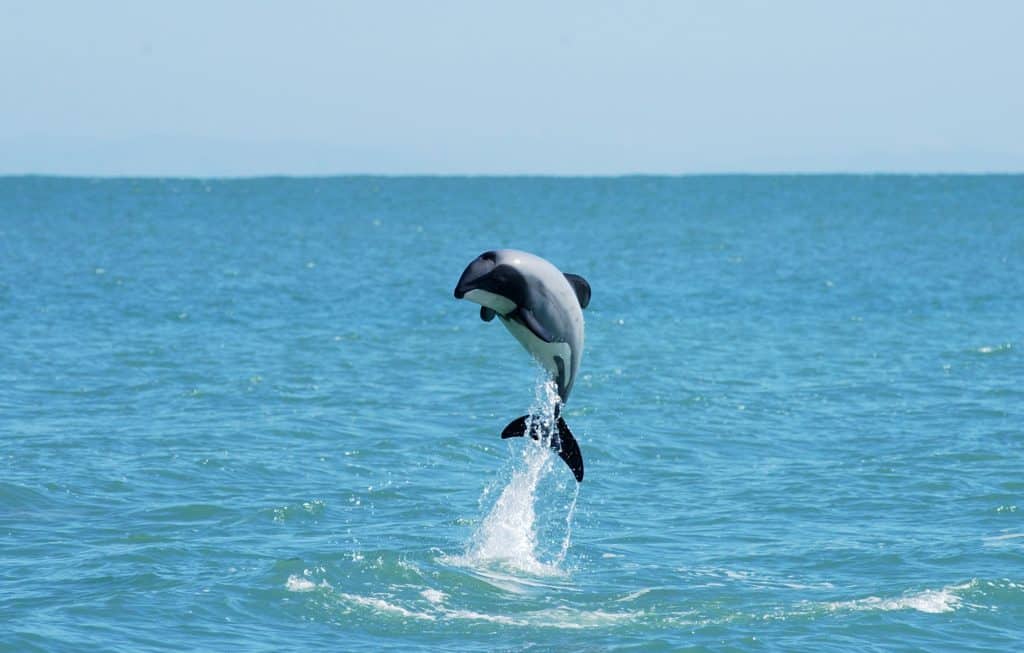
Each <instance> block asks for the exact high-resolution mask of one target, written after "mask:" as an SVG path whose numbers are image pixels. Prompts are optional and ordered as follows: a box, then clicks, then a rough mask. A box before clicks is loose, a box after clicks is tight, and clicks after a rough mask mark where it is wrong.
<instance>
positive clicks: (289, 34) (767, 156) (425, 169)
mask: <svg viewBox="0 0 1024 653" xmlns="http://www.w3.org/2000/svg"><path fill="white" fill-rule="evenodd" d="M1022 34H1024V2H1020V1H1016V0H1012V1H1005V2H1002V1H995V0H974V1H972V2H960V1H948V2H943V1H942V0H932V1H928V2H923V1H922V2H918V1H912V0H887V1H876V0H858V1H848V2H838V1H836V2H829V1H825V0H820V1H802V2H801V1H791V0H780V1H775V2H768V1H762V2H752V1H751V2H744V1H739V0H715V1H712V0H706V1H703V2H690V1H686V0H678V1H675V2H670V1H666V2H643V1H641V0H634V1H629V2H626V1H623V2H602V1H600V0H588V1H582V0H564V1H557V0H550V1H548V2H533V1H531V0H521V1H516V2H469V1H444V0H441V1H431V2H426V1H414V0H407V1H405V2H397V1H389V0H379V1H370V0H367V1H365V2H341V1H335V2H313V1H308V0H293V1H291V2H283V1H282V2H270V1H259V0H249V1H248V2H231V1H226V0H224V1H216V0H208V1H206V2H193V1H188V0H186V1H175V2H137V1H133V2H114V1H110V0H90V1H89V2H77V1H71V0H69V1H67V2H54V1H52V0H31V1H11V0H0V174H8V175H9V174H70V175H90V176H108V175H112V176H113V175H116V176H122V175H141V176H152V175H174V176H179V175H184V176H248V175H268V174H287V175H329V174H544V175H620V174H703V173H733V172H750V173H772V172H867V173H873V172H922V173H927V172H1021V171H1024V37H1022Z"/></svg>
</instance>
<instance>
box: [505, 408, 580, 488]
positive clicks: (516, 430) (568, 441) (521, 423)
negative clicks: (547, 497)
mask: <svg viewBox="0 0 1024 653" xmlns="http://www.w3.org/2000/svg"><path fill="white" fill-rule="evenodd" d="M541 423H542V420H541V418H540V417H537V416H534V415H523V416H522V417H517V418H516V419H514V420H512V422H511V423H510V424H509V425H508V426H506V427H505V430H503V431H502V432H501V437H502V438H521V437H523V436H524V435H529V436H530V437H531V438H533V439H534V440H539V439H540V436H541ZM551 448H552V449H554V450H555V451H557V452H558V457H559V458H561V459H562V460H564V461H565V464H566V465H568V466H569V469H570V470H572V475H573V476H575V477H576V482H577V483H582V482H583V454H582V453H580V445H578V444H577V443H576V438H575V437H573V434H572V431H570V430H569V425H568V424H566V423H565V419H564V418H563V417H561V416H559V417H558V437H554V438H551Z"/></svg>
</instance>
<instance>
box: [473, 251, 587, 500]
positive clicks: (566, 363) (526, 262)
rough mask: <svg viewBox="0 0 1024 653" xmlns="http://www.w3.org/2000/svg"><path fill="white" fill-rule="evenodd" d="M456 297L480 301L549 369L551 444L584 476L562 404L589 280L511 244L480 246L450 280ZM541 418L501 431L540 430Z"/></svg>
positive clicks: (576, 355)
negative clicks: (554, 430)
mask: <svg viewBox="0 0 1024 653" xmlns="http://www.w3.org/2000/svg"><path fill="white" fill-rule="evenodd" d="M455 298H456V299H463V298H465V299H468V300H470V301H471V302H475V303H477V304H480V319H482V320H484V321H485V322H490V321H491V320H493V319H494V316H495V315H497V316H498V318H499V319H500V320H501V323H502V324H504V325H505V328H507V329H508V330H509V333H511V334H512V335H513V336H515V339H516V340H518V341H519V343H520V344H521V345H522V346H523V347H524V348H526V351H528V352H530V354H532V355H533V357H534V358H535V359H537V361H538V362H539V363H540V364H541V366H542V367H543V368H544V369H545V370H547V371H548V373H549V374H551V377H552V379H553V380H554V382H555V385H556V386H557V388H558V399H559V402H558V404H557V405H556V406H555V418H556V419H557V425H558V436H557V437H554V438H552V442H551V446H552V447H553V448H555V449H557V450H558V455H559V456H560V457H561V458H562V460H564V461H565V463H566V464H567V465H568V466H569V469H571V470H572V473H573V475H574V476H575V477H576V480H577V481H582V480H583V456H582V455H581V454H580V448H579V445H578V444H576V438H574V437H573V435H572V432H571V431H570V430H569V426H568V425H567V424H566V423H565V419H563V418H562V416H561V408H562V404H564V403H565V402H566V401H568V399H569V393H570V392H572V386H573V384H574V383H575V382H576V373H577V371H578V370H579V367H580V358H581V357H582V355H583V309H584V308H586V307H587V305H588V304H589V303H590V284H589V283H587V281H586V279H584V278H583V277H581V276H578V275H575V274H563V273H562V272H561V271H559V269H558V268H556V267H555V266H554V265H552V264H551V263H549V262H548V261H546V260H544V259H542V258H540V257H539V256H535V255H533V254H529V253H527V252H521V251H518V250H514V249H499V250H494V251H490V252H484V253H483V254H481V255H480V256H478V257H477V258H476V259H475V260H474V261H473V262H472V263H470V264H469V266H468V267H466V270H465V271H464V272H463V273H462V276H461V277H460V278H459V283H458V284H457V285H456V286H455ZM541 421H542V420H541V418H538V417H532V416H530V415H524V416H522V417H519V418H517V419H515V420H513V421H512V423H511V424H509V425H508V426H506V427H505V430H504V431H502V433H501V437H503V438H511V437H518V436H523V435H527V434H529V435H530V436H531V437H532V438H533V439H535V440H536V439H538V438H539V437H540V435H541V433H540V426H541Z"/></svg>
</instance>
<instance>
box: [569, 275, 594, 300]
mask: <svg viewBox="0 0 1024 653" xmlns="http://www.w3.org/2000/svg"><path fill="white" fill-rule="evenodd" d="M565 278H566V280H568V282H569V285H570V286H572V289H573V291H574V292H575V293H576V299H578V300H579V302H580V308H586V307H587V305H588V304H590V284H589V283H587V280H586V279H584V278H583V277H581V276H580V275H578V274H569V273H568V272H566V273H565Z"/></svg>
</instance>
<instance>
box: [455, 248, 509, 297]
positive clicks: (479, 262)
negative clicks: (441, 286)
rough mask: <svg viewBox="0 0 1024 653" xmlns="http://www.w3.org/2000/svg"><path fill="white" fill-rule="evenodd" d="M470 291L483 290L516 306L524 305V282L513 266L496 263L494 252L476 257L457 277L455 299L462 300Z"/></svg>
mask: <svg viewBox="0 0 1024 653" xmlns="http://www.w3.org/2000/svg"><path fill="white" fill-rule="evenodd" d="M471 290H485V291H487V292H489V293H493V294H495V295H500V296H502V297H505V298H507V299H508V300H509V301H511V302H512V303H513V304H515V305H516V306H522V305H523V304H525V303H526V293H527V288H526V280H525V279H524V278H523V275H522V273H521V272H519V270H517V269H516V268H515V266H513V265H506V264H503V263H498V257H497V255H496V254H495V252H484V253H483V254H481V255H480V256H478V257H477V258H476V259H475V260H474V261H473V262H472V263H470V264H469V266H467V267H466V270H465V271H464V272H463V273H462V276H461V277H459V282H458V283H457V284H456V285H455V298H456V299H462V298H463V297H465V296H466V293H468V292H469V291H471Z"/></svg>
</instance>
